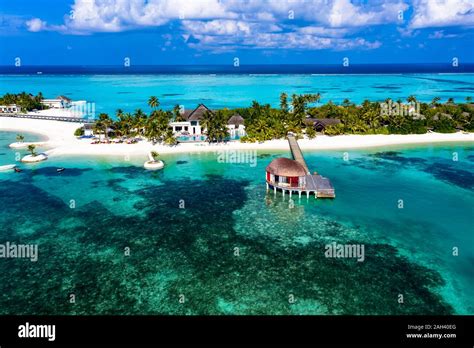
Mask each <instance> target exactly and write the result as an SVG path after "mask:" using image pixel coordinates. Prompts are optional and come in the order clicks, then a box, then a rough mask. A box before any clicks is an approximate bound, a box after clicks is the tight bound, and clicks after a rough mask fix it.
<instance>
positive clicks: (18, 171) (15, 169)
mask: <svg viewBox="0 0 474 348" xmlns="http://www.w3.org/2000/svg"><path fill="white" fill-rule="evenodd" d="M13 170H14V171H15V172H17V173H21V172H22V170H21V169H20V168H17V167H15V168H13Z"/></svg>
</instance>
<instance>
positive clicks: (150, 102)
mask: <svg viewBox="0 0 474 348" xmlns="http://www.w3.org/2000/svg"><path fill="white" fill-rule="evenodd" d="M159 105H160V101H159V100H158V98H157V97H155V96H151V97H150V98H149V99H148V106H150V107H151V108H152V109H156V108H157V107H158V106H159Z"/></svg>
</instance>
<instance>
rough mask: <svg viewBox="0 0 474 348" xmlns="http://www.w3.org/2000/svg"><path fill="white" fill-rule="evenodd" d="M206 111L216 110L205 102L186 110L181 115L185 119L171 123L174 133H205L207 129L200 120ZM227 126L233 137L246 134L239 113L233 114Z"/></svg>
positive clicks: (191, 134) (194, 134)
mask: <svg viewBox="0 0 474 348" xmlns="http://www.w3.org/2000/svg"><path fill="white" fill-rule="evenodd" d="M206 112H209V113H211V114H212V115H215V112H214V111H212V110H211V109H209V108H208V107H207V106H206V105H204V104H199V105H198V107H197V108H196V109H194V110H192V111H190V110H187V111H185V112H184V113H183V114H182V115H181V117H182V119H183V121H180V122H171V123H170V127H171V128H172V130H173V133H174V134H175V135H190V136H200V135H203V133H205V129H203V128H202V126H201V124H200V121H201V119H202V118H203V117H204V115H205V114H206ZM227 128H228V130H229V134H230V136H231V138H235V137H236V136H244V135H245V126H244V119H243V117H242V116H240V115H238V114H235V115H233V116H232V117H231V118H230V119H229V120H228V122H227Z"/></svg>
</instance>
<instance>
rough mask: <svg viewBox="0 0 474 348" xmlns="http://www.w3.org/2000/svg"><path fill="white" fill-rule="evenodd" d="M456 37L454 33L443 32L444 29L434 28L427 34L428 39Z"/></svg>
mask: <svg viewBox="0 0 474 348" xmlns="http://www.w3.org/2000/svg"><path fill="white" fill-rule="evenodd" d="M453 37H458V35H456V34H445V32H444V30H436V31H435V32H433V33H432V34H430V35H428V38H429V39H444V38H453Z"/></svg>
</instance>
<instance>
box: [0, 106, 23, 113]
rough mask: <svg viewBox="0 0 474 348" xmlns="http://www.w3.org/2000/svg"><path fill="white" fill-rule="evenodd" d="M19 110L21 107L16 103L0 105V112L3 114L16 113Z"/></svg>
mask: <svg viewBox="0 0 474 348" xmlns="http://www.w3.org/2000/svg"><path fill="white" fill-rule="evenodd" d="M20 111H21V108H20V107H19V106H18V105H16V104H10V105H0V112H1V113H5V114H16V113H19V112H20Z"/></svg>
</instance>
